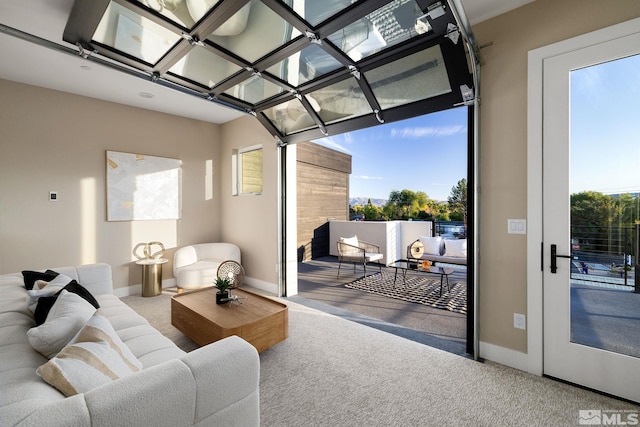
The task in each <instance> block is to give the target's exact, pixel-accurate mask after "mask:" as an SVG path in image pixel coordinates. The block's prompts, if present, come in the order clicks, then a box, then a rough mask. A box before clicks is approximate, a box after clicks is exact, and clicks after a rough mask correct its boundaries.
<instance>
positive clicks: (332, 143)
mask: <svg viewBox="0 0 640 427" xmlns="http://www.w3.org/2000/svg"><path fill="white" fill-rule="evenodd" d="M313 142H315V143H316V144H320V145H323V146H325V147H329V148H333V149H334V150H338V151H342V152H343V153H347V154H352V153H351V150H349V149H347V148H346V147H345V146H343V145H342V144H340V143H339V142H338V141H336V138H334V137H331V136H328V137H326V138H320V139H316V140H314V141H313Z"/></svg>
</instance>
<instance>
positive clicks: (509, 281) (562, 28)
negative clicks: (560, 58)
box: [473, 0, 640, 360]
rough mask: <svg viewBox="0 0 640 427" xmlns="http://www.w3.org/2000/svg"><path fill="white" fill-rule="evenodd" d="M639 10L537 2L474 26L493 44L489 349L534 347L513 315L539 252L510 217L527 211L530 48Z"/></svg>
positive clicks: (486, 249)
mask: <svg viewBox="0 0 640 427" xmlns="http://www.w3.org/2000/svg"><path fill="white" fill-rule="evenodd" d="M638 16H640V2H637V1H635V0H619V1H615V2H599V1H595V0H586V1H585V0H563V1H561V2H558V1H554V0H536V1H535V2H532V3H530V4H528V5H526V6H523V7H521V8H519V9H516V10H514V11H512V12H509V13H506V14H504V15H501V16H498V17H496V18H493V19H491V20H489V21H485V22H482V23H480V24H478V25H476V26H474V27H473V32H474V34H475V36H476V39H477V40H478V43H479V45H481V46H482V45H485V44H487V43H489V42H492V43H493V44H492V45H491V46H488V47H486V48H483V49H482V50H481V56H482V69H481V80H482V81H481V85H482V87H481V102H482V104H481V150H480V155H481V157H480V168H481V170H480V185H481V188H482V192H481V193H480V206H481V215H480V238H479V250H480V254H479V255H480V264H479V282H480V290H479V292H480V294H479V304H480V306H479V323H480V340H481V341H482V342H483V343H487V344H488V345H487V346H485V348H491V347H492V346H497V347H500V348H504V349H508V350H509V351H511V350H513V352H511V354H512V355H515V354H516V353H527V332H526V331H522V330H518V329H515V328H513V313H524V314H527V281H526V271H527V256H528V255H529V256H533V257H537V256H539V254H538V253H533V254H527V241H526V236H524V235H513V234H507V219H508V218H526V214H527V53H528V51H530V50H532V49H536V48H539V47H542V46H546V45H549V44H551V43H555V42H558V41H561V40H565V39H568V38H571V37H574V36H577V35H581V34H584V33H587V32H590V31H594V30H597V29H600V28H604V27H607V26H611V25H614V24H616V23H619V22H623V21H626V20H629V19H632V18H635V17H638ZM532 286H539V284H537V283H534V284H532ZM481 351H482V346H481ZM485 357H488V358H491V357H489V356H486V355H485ZM515 357H517V356H515ZM494 360H496V359H495V358H494Z"/></svg>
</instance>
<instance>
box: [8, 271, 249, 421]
mask: <svg viewBox="0 0 640 427" xmlns="http://www.w3.org/2000/svg"><path fill="white" fill-rule="evenodd" d="M52 270H55V271H56V272H58V273H61V274H64V275H66V276H69V277H70V278H72V279H74V280H76V281H77V282H78V283H79V284H80V285H82V286H83V287H84V288H86V289H87V290H89V291H90V292H91V294H92V295H93V296H94V297H95V299H96V300H97V302H98V303H99V305H100V312H101V313H102V314H103V315H104V317H106V318H107V319H108V321H109V322H108V323H110V324H111V325H112V326H113V329H114V330H115V332H116V333H117V336H119V337H120V339H121V340H122V342H124V344H125V345H126V346H127V347H128V349H129V350H130V351H131V352H132V353H133V355H135V357H136V358H137V359H138V361H139V362H140V363H141V365H142V370H139V371H137V372H135V373H133V374H131V375H129V376H125V377H123V378H119V379H116V380H115V381H111V382H108V383H106V384H104V385H101V386H99V387H97V388H94V389H92V390H90V391H87V392H85V393H80V394H75V395H72V396H70V397H65V395H63V394H62V393H61V392H59V391H58V390H57V389H56V388H54V387H52V386H51V385H49V384H47V383H46V382H45V381H44V380H43V379H42V378H40V376H38V375H37V374H36V369H37V368H38V367H39V366H41V365H43V364H44V363H46V362H47V361H48V359H47V358H46V357H45V356H43V355H42V354H40V353H38V352H37V351H35V350H34V349H33V348H32V346H31V345H30V342H29V339H28V337H27V331H28V330H29V329H30V328H32V327H33V326H34V317H33V314H32V312H31V311H30V310H29V308H28V306H27V296H28V294H27V290H26V289H25V286H24V281H23V276H22V274H21V273H14V274H3V275H0V426H15V425H20V426H45V425H46V426H61V427H62V426H65V427H68V426H94V427H95V426H143V425H144V426H151V425H153V426H171V427H175V426H191V425H198V426H209V425H211V426H213V425H216V426H223V425H224V426H258V425H259V424H260V408H259V389H258V384H259V376H260V364H259V357H258V353H257V351H256V349H255V348H254V347H253V346H251V345H250V344H249V343H247V342H246V341H244V340H242V339H241V338H238V337H236V336H233V337H230V338H227V339H224V340H221V341H218V342H216V343H213V344H209V345H207V346H205V347H201V348H199V349H197V350H195V351H192V352H190V353H185V352H184V351H182V350H180V349H179V348H178V347H176V345H175V344H174V343H173V342H172V341H170V340H169V339H168V338H166V337H164V336H163V335H162V334H160V332H158V331H157V330H156V329H154V328H153V327H151V326H150V325H149V323H148V322H147V321H146V320H145V319H144V318H143V317H141V316H140V315H138V314H137V313H136V312H135V311H133V310H132V309H131V308H130V307H129V306H127V305H126V304H124V303H123V302H122V301H120V299H119V298H117V297H116V296H115V295H113V285H112V279H111V267H110V266H109V265H107V264H92V265H84V266H78V267H64V268H53V269H52ZM167 315H168V314H167ZM48 321H49V318H47V322H48Z"/></svg>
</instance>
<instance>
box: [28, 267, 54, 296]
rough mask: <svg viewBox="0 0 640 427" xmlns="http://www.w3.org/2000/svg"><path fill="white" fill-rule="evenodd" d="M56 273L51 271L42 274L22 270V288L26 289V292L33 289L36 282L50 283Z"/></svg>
mask: <svg viewBox="0 0 640 427" xmlns="http://www.w3.org/2000/svg"><path fill="white" fill-rule="evenodd" d="M58 274H59V273H58V272H55V271H53V270H47V271H45V272H44V273H43V272H42V271H31V270H24V271H23V272H22V277H23V278H24V287H25V288H27V290H28V291H30V290H31V289H33V286H34V285H35V283H36V281H37V280H44V281H45V282H50V281H52V280H53V279H55V278H56V277H57V276H58Z"/></svg>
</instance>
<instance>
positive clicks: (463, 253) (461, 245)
mask: <svg viewBox="0 0 640 427" xmlns="http://www.w3.org/2000/svg"><path fill="white" fill-rule="evenodd" d="M444 247H445V253H444V256H449V257H456V258H466V257H467V239H459V240H445V242H444Z"/></svg>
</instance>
